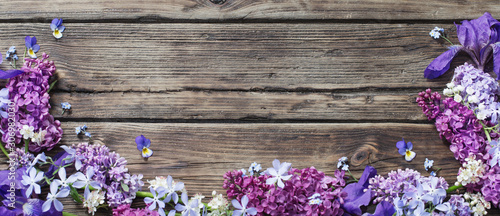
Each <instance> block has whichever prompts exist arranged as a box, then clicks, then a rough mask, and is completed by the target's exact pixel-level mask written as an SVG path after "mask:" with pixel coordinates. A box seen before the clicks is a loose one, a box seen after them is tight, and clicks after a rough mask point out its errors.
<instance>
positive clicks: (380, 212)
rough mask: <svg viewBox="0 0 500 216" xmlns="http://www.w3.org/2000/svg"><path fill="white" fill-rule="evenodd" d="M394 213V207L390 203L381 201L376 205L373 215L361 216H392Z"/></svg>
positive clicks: (364, 215)
mask: <svg viewBox="0 0 500 216" xmlns="http://www.w3.org/2000/svg"><path fill="white" fill-rule="evenodd" d="M394 213H396V210H395V209H394V206H393V205H392V204H391V203H390V202H387V201H382V202H380V203H379V204H378V205H377V208H376V209H375V212H374V213H373V214H370V213H364V214H363V216H385V215H390V216H392V215H393V214H394Z"/></svg>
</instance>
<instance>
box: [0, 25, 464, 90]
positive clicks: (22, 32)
mask: <svg viewBox="0 0 500 216" xmlns="http://www.w3.org/2000/svg"><path fill="white" fill-rule="evenodd" d="M66 26H67V30H66V31H65V32H64V34H65V35H64V37H63V38H62V39H61V40H55V39H54V38H53V36H52V35H51V33H50V29H49V26H48V24H0V29H9V31H1V32H0V50H7V49H8V48H9V47H10V46H11V45H17V46H18V49H21V50H20V51H19V52H20V55H22V47H23V44H24V37H25V36H26V35H32V36H34V35H36V36H37V37H38V41H39V43H40V45H41V51H40V52H47V53H49V54H50V55H51V60H53V61H55V62H56V66H57V67H58V69H57V77H58V79H59V82H58V84H57V86H56V88H57V89H60V90H64V91H86V92H95V91H97V92H111V91H141V92H162V91H181V90H191V89H216V90H272V91H282V90H283V91H308V90H311V89H312V90H331V89H337V90H339V89H340V90H344V89H355V88H375V89H388V88H421V89H424V88H427V87H438V88H442V87H443V86H444V84H445V83H446V82H448V80H449V79H450V74H451V73H448V76H445V77H443V78H439V79H436V80H432V81H429V80H427V79H425V78H424V77H423V71H424V69H425V68H426V67H427V65H428V64H429V63H430V62H431V61H432V60H433V59H434V58H435V57H437V56H438V55H440V54H441V53H442V52H444V51H446V50H447V49H446V47H445V46H443V45H440V44H439V43H438V42H437V41H434V40H433V39H432V38H431V37H429V35H428V32H429V29H432V28H433V27H434V26H435V24H418V25H417V24H415V25H412V24H380V25H373V24H123V23H120V24H114V23H106V24H94V23H67V24H66ZM445 27H450V28H452V27H453V25H452V24H451V23H450V25H448V26H445ZM453 28H454V27H453ZM450 35H453V33H450ZM452 40H454V39H453V36H452ZM454 41H455V40H454ZM6 67H7V64H4V65H3V66H2V68H6Z"/></svg>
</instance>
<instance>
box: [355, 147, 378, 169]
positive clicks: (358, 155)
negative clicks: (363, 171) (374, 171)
mask: <svg viewBox="0 0 500 216" xmlns="http://www.w3.org/2000/svg"><path fill="white" fill-rule="evenodd" d="M375 146H377V144H370V143H367V144H365V145H362V146H361V147H359V148H358V149H357V150H356V152H354V154H353V155H352V158H351V165H353V166H360V165H361V164H363V163H364V162H365V161H368V162H370V161H371V159H374V158H373V157H375V154H376V153H377V152H378V149H377V148H376V147H375ZM370 157H372V158H370Z"/></svg>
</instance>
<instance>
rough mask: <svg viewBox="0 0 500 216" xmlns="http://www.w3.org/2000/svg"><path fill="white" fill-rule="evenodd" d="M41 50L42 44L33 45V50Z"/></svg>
mask: <svg viewBox="0 0 500 216" xmlns="http://www.w3.org/2000/svg"><path fill="white" fill-rule="evenodd" d="M39 50H40V45H38V44H35V45H33V52H38V51H39Z"/></svg>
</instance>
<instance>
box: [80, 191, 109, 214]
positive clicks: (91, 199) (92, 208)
mask: <svg viewBox="0 0 500 216" xmlns="http://www.w3.org/2000/svg"><path fill="white" fill-rule="evenodd" d="M104 198H105V197H104V191H101V190H95V191H92V192H91V193H90V194H89V196H88V197H87V199H85V201H84V202H83V207H87V209H88V212H89V214H92V215H94V214H95V212H96V211H97V207H98V206H99V205H101V204H103V203H104Z"/></svg>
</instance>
